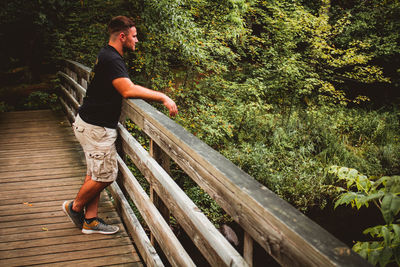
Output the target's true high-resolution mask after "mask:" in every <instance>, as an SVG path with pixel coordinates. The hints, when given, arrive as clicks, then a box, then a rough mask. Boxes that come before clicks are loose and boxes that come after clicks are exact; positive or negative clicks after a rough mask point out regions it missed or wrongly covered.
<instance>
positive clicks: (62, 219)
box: [0, 203, 116, 228]
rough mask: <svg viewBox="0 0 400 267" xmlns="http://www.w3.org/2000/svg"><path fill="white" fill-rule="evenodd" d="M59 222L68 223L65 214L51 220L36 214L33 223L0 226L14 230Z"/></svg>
mask: <svg viewBox="0 0 400 267" xmlns="http://www.w3.org/2000/svg"><path fill="white" fill-rule="evenodd" d="M61 204H62V203H61ZM60 207H61V205H60ZM101 216H103V217H104V218H106V219H108V218H113V216H114V217H115V216H116V214H115V213H112V212H111V213H110V212H105V213H101ZM60 222H69V219H68V218H67V217H66V216H65V214H60V213H58V214H57V216H54V217H52V218H49V216H47V217H44V216H43V215H41V214H36V217H35V220H34V221H27V220H19V221H6V222H1V223H0V226H1V227H3V228H16V227H28V226H29V227H33V226H41V225H48V224H53V223H60Z"/></svg>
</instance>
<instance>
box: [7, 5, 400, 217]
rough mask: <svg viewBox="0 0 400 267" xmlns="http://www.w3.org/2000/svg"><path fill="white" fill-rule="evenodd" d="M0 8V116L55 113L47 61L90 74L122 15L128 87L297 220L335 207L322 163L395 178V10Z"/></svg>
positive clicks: (199, 195)
mask: <svg viewBox="0 0 400 267" xmlns="http://www.w3.org/2000/svg"><path fill="white" fill-rule="evenodd" d="M0 6H1V9H0V21H1V31H0V36H1V39H2V42H1V43H0V45H1V50H2V53H1V54H0V60H1V62H2V63H1V70H0V71H1V76H0V77H1V85H2V86H1V89H0V97H1V99H0V111H8V110H14V109H24V108H31V107H40V106H41V105H43V103H45V104H49V103H50V104H51V103H53V102H54V101H55V99H56V97H55V96H54V95H53V94H52V93H53V92H52V91H46V90H45V88H47V87H52V86H51V79H52V78H53V75H54V71H55V70H57V64H58V60H59V59H63V58H67V59H72V60H75V61H78V62H80V63H82V64H84V65H87V66H89V67H92V66H93V64H94V62H95V59H96V56H97V53H98V51H99V49H100V48H101V47H102V46H104V45H105V44H106V43H107V38H108V36H107V33H106V25H107V23H108V21H109V20H110V18H111V17H113V16H115V15H126V16H129V17H132V18H133V19H134V20H135V22H136V25H137V30H138V38H139V43H138V45H137V50H136V51H135V52H134V53H128V54H127V55H126V56H125V58H126V62H127V66H128V67H129V71H130V75H131V78H132V80H133V81H134V82H135V83H137V84H141V85H144V86H146V87H148V88H152V89H155V90H159V91H163V92H165V93H167V94H168V95H170V96H171V97H172V98H173V99H174V100H175V101H176V102H177V104H178V107H179V111H180V113H179V116H178V117H177V118H175V120H176V121H177V122H178V123H179V124H181V125H182V126H184V127H185V128H186V129H187V130H188V131H190V132H192V133H193V134H194V135H196V136H197V137H198V138H200V139H201V140H203V141H204V142H206V143H207V144H208V145H210V146H211V147H213V148H214V149H216V150H218V151H219V152H220V153H222V154H223V155H224V156H225V157H227V158H228V159H230V160H231V161H232V162H234V163H235V164H236V165H238V166H239V167H240V168H242V169H243V170H244V171H246V172H247V173H249V174H250V175H252V176H253V177H254V178H255V179H257V180H258V181H259V182H260V183H262V184H264V185H266V186H267V187H268V188H270V189H271V190H272V191H274V192H275V193H276V194H278V195H279V196H280V197H282V198H283V199H285V200H287V201H288V202H289V203H291V204H292V205H294V206H295V207H296V208H298V209H299V210H301V211H302V212H304V213H306V214H307V215H310V214H312V213H313V211H315V210H321V209H324V208H325V209H328V210H332V209H333V203H334V200H335V198H336V197H337V196H338V192H337V190H336V188H335V186H334V185H337V184H338V181H337V178H336V177H335V176H334V175H332V174H331V173H330V172H329V169H330V167H331V166H332V165H337V166H346V167H349V168H354V169H357V170H358V171H359V172H360V173H363V174H365V175H366V176H369V177H375V178H379V177H382V176H393V175H398V174H399V173H400V127H399V116H400V109H399V103H400V101H399V100H400V98H399V97H400V91H399V86H400V46H399V38H400V37H399V33H400V3H399V1H395V0H388V1H386V0H346V1H345V0H335V1H334V0H332V1H331V0H320V1H310V0H302V1H294V0H280V1H273V0H272V1H262V0H252V1H244V0H216V1H210V0H193V1H186V0H159V1H150V0H148V1H145V0H136V1H134V0H118V1H104V0H92V1H85V0H80V1H64V0H37V1H22V0H13V1H3V2H2V3H1V4H0ZM49 84H50V86H49ZM27 92H29V93H31V94H30V95H27ZM32 92H33V93H32ZM21 96H27V97H26V98H23V99H21ZM35 99H36V100H35ZM38 100H39V102H40V104H37V102H38ZM35 101H36V102H35ZM155 106H156V107H157V108H160V109H161V110H162V107H161V106H158V105H155ZM182 186H183V187H185V188H186V191H187V192H188V194H189V195H190V196H191V198H192V199H194V201H195V202H196V203H198V204H199V205H202V206H203V210H204V211H205V212H206V214H207V215H208V216H209V218H210V219H211V220H212V221H213V222H214V223H215V224H216V225H218V224H220V223H223V222H224V220H226V218H225V217H224V216H223V214H222V212H221V210H219V207H217V206H215V205H214V204H213V203H211V202H212V201H211V200H210V199H207V197H206V195H205V194H204V192H202V190H201V189H200V188H198V187H196V186H195V185H194V184H193V183H190V182H183V183H182ZM210 203H211V204H210Z"/></svg>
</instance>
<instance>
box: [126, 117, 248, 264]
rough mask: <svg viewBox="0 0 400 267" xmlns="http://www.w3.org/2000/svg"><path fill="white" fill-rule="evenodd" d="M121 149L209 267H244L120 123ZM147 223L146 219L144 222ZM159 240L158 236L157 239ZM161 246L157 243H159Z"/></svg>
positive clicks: (228, 245) (184, 195)
mask: <svg viewBox="0 0 400 267" xmlns="http://www.w3.org/2000/svg"><path fill="white" fill-rule="evenodd" d="M118 129H119V133H120V135H121V139H122V147H123V151H124V152H125V153H126V154H127V155H129V157H130V158H131V160H132V161H133V162H134V163H135V165H136V166H137V167H138V169H139V170H140V171H141V172H142V174H143V175H144V176H145V177H146V179H148V181H149V183H150V184H151V185H152V186H153V188H154V189H155V190H156V191H157V194H158V196H159V197H160V198H161V199H162V200H163V202H164V203H165V205H166V206H167V207H168V209H169V210H170V211H171V213H172V214H173V215H174V216H175V218H176V219H177V221H178V223H179V224H180V225H181V226H182V227H183V229H185V232H186V233H187V234H188V235H189V237H190V238H191V239H192V241H193V243H194V244H195V245H196V246H197V247H198V248H199V250H200V251H201V252H202V254H203V255H204V257H205V258H206V259H207V260H208V262H209V263H210V264H211V265H213V266H247V264H246V262H245V261H244V259H243V258H242V257H241V256H240V254H239V253H238V252H237V251H236V250H235V249H234V248H233V247H232V246H231V244H230V243H229V242H228V241H227V240H226V239H225V238H224V237H223V235H222V234H221V233H220V232H219V231H218V230H217V229H216V228H215V227H214V225H213V224H212V223H211V222H210V221H209V220H208V219H207V217H206V216H205V215H204V214H203V213H202V212H201V211H200V209H199V208H198V207H197V206H196V205H195V204H194V203H193V201H192V200H191V199H190V198H189V197H188V196H187V195H186V194H185V193H184V192H183V191H182V189H181V188H180V187H179V186H178V185H177V184H176V183H175V182H174V181H173V179H172V178H171V177H170V176H169V175H168V173H167V172H166V171H165V170H164V169H163V168H162V167H161V166H160V165H158V163H157V162H156V161H155V159H153V158H152V157H151V156H150V155H149V154H148V153H147V151H145V150H144V148H143V147H142V146H141V145H140V144H139V143H138V142H137V141H136V140H135V139H134V138H133V137H132V136H131V135H130V134H129V132H128V131H127V130H126V129H125V128H123V127H122V125H121V124H120V125H119V127H118ZM148 223H150V222H148ZM157 241H158V242H160V240H159V239H157ZM160 245H161V244H160Z"/></svg>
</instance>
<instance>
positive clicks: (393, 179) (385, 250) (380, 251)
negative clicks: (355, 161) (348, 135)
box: [329, 166, 400, 266]
mask: <svg viewBox="0 0 400 267" xmlns="http://www.w3.org/2000/svg"><path fill="white" fill-rule="evenodd" d="M329 172H330V173H332V174H335V175H336V176H337V177H338V179H339V181H343V182H345V187H339V186H338V187H337V189H338V191H339V192H342V193H341V194H340V196H339V197H338V199H337V200H336V202H335V208H336V207H337V206H339V205H351V206H352V207H353V208H354V207H356V208H357V209H360V208H361V207H363V206H365V207H368V206H369V204H370V203H373V204H374V205H375V206H376V207H377V208H378V209H379V210H380V211H381V214H382V217H383V219H384V221H385V223H386V225H377V226H374V227H370V228H367V229H365V230H364V231H363V234H365V235H370V236H371V237H372V238H373V239H374V241H366V242H361V241H358V242H357V243H356V244H355V245H354V246H353V250H354V251H355V252H357V253H359V254H360V255H361V256H362V257H364V258H365V259H368V261H369V262H370V263H371V264H373V265H377V264H378V263H379V265H380V266H386V265H387V264H389V263H391V262H396V263H397V264H398V265H400V224H399V222H400V220H399V212H400V196H399V195H400V176H384V177H381V178H379V179H376V177H370V178H368V177H366V176H365V175H362V174H361V173H359V172H358V171H357V170H355V169H351V168H346V167H340V166H331V168H330V170H329ZM375 240H377V241H375Z"/></svg>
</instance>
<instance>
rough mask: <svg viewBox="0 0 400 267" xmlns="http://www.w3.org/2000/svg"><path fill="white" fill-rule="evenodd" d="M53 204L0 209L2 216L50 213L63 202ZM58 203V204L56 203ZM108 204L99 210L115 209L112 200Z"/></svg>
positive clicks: (21, 205) (23, 205) (56, 209)
mask: <svg viewBox="0 0 400 267" xmlns="http://www.w3.org/2000/svg"><path fill="white" fill-rule="evenodd" d="M51 203H52V204H54V205H52V206H38V205H36V204H35V205H32V206H30V205H29V204H23V203H22V204H19V205H17V209H14V210H11V209H8V210H2V211H0V216H2V217H5V216H16V215H27V214H37V213H49V212H56V211H59V210H61V205H60V204H61V202H59V203H54V202H51ZM55 204H56V205H55ZM107 204H108V205H107V206H105V205H101V206H99V212H111V211H112V210H113V208H114V207H113V206H112V204H111V202H110V201H109V202H108V203H107ZM1 233H3V231H2V229H0V235H1ZM6 233H9V232H8V231H6V232H4V233H3V234H6Z"/></svg>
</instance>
